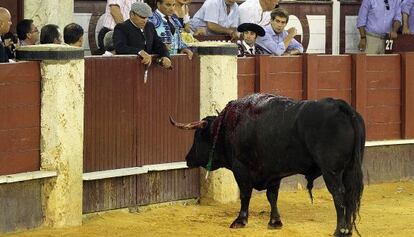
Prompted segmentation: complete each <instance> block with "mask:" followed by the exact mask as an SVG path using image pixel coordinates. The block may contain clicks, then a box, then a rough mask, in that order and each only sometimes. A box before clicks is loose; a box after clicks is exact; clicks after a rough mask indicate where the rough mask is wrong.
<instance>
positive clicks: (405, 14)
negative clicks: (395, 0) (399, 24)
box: [401, 0, 414, 34]
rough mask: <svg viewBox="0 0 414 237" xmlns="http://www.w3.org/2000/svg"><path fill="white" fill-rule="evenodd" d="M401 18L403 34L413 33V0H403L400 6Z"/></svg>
mask: <svg viewBox="0 0 414 237" xmlns="http://www.w3.org/2000/svg"><path fill="white" fill-rule="evenodd" d="M401 9H402V18H403V29H402V33H403V34H413V33H414V0H404V1H403V3H402V6H401Z"/></svg>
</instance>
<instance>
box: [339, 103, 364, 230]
mask: <svg viewBox="0 0 414 237" xmlns="http://www.w3.org/2000/svg"><path fill="white" fill-rule="evenodd" d="M337 101H338V102H339V104H340V108H341V110H342V111H343V112H345V113H346V114H348V115H350V118H351V122H352V126H353V128H354V139H355V142H354V150H353V154H352V159H351V162H350V163H349V164H348V165H347V167H346V168H345V171H344V175H343V184H344V186H345V190H346V192H345V193H346V194H345V199H344V201H345V208H346V209H345V212H346V216H347V219H348V220H349V219H350V220H351V225H352V226H353V227H354V229H355V231H356V232H357V234H358V235H359V236H361V235H360V233H359V231H358V229H357V227H356V224H355V221H356V218H357V216H358V217H359V208H360V205H361V198H362V193H363V190H364V183H363V173H362V159H363V156H364V147H365V125H364V120H363V119H362V117H361V116H360V115H359V114H358V113H357V112H355V111H354V110H353V109H352V108H351V107H350V106H349V105H348V104H347V103H346V102H344V101H342V100H337ZM351 228H352V227H351Z"/></svg>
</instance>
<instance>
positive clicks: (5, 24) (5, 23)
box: [0, 7, 12, 63]
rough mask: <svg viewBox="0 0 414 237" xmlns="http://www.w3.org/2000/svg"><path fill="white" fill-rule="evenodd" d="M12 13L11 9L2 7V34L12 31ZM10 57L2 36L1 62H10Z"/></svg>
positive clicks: (0, 46) (0, 23)
mask: <svg viewBox="0 0 414 237" xmlns="http://www.w3.org/2000/svg"><path fill="white" fill-rule="evenodd" d="M11 24H12V22H11V15H10V12H9V10H7V9H6V8H4V7H0V36H3V34H5V33H7V32H9V31H10V26H11ZM8 62H9V57H8V55H7V52H6V48H5V46H4V43H3V41H2V40H1V37H0V63H8Z"/></svg>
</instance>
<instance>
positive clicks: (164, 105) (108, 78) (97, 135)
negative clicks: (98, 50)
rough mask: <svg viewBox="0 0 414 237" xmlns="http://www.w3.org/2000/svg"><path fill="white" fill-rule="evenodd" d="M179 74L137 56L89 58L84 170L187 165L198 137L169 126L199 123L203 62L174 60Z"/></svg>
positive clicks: (86, 88)
mask: <svg viewBox="0 0 414 237" xmlns="http://www.w3.org/2000/svg"><path fill="white" fill-rule="evenodd" d="M173 64H174V65H175V67H174V69H173V70H164V69H162V68H161V67H159V66H157V65H152V66H151V67H150V69H149V72H148V81H147V83H144V80H143V75H144V67H143V65H142V64H141V63H140V62H139V61H138V60H137V59H136V58H135V57H110V58H108V57H91V58H86V60H85V65H86V66H85V75H86V77H85V139H84V144H85V148H84V171H85V172H91V171H98V170H107V169H117V168H124V167H134V166H142V165H149V164H159V163H169V162H175V161H184V157H185V154H186V152H187V151H188V148H189V146H190V145H191V143H192V133H191V132H187V133H186V132H183V131H180V130H178V129H176V128H174V127H173V126H172V125H171V124H170V123H169V116H170V115H171V116H173V117H174V118H175V119H177V120H178V121H194V120H198V119H199V105H200V102H199V101H200V99H199V97H200V96H199V94H200V92H199V90H200V89H199V88H200V85H199V83H200V82H199V79H198V78H199V70H200V69H199V58H198V57H194V59H193V60H191V61H189V60H188V59H187V58H186V57H185V56H174V57H173Z"/></svg>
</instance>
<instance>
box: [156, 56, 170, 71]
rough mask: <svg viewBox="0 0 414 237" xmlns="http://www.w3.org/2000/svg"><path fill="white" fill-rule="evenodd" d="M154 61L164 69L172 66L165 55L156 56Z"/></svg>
mask: <svg viewBox="0 0 414 237" xmlns="http://www.w3.org/2000/svg"><path fill="white" fill-rule="evenodd" d="M156 62H157V63H158V64H159V65H161V66H162V67H164V68H166V69H171V68H172V64H171V60H170V59H169V58H167V57H162V58H158V59H157V61H156Z"/></svg>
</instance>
